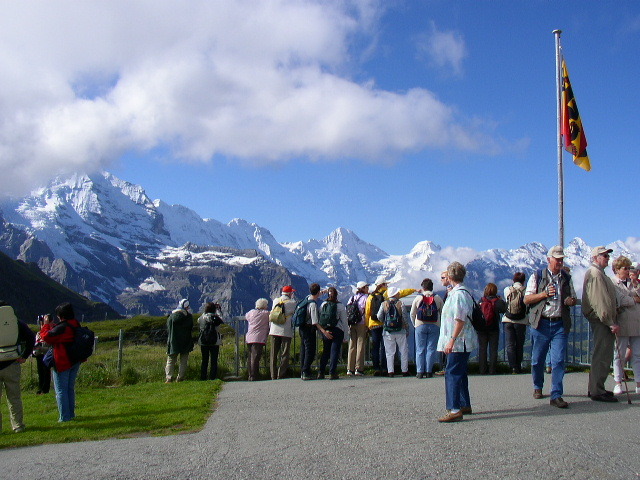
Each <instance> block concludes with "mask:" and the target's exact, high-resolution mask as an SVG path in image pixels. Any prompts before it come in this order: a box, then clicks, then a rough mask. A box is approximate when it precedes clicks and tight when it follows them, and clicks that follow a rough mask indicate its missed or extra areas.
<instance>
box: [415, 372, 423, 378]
mask: <svg viewBox="0 0 640 480" xmlns="http://www.w3.org/2000/svg"><path fill="white" fill-rule="evenodd" d="M416 378H424V373H422V372H420V373H417V374H416Z"/></svg>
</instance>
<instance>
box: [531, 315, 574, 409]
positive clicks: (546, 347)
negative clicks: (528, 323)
mask: <svg viewBox="0 0 640 480" xmlns="http://www.w3.org/2000/svg"><path fill="white" fill-rule="evenodd" d="M567 340H568V338H567V334H566V333H565V331H564V325H563V322H562V320H555V321H551V320H549V319H548V318H541V319H540V322H539V323H538V328H532V329H531V341H532V342H533V345H532V346H531V375H532V377H533V388H534V389H540V390H542V387H543V386H544V367H545V358H546V356H547V351H548V352H549V354H550V356H551V400H553V399H554V398H558V397H561V396H562V392H563V389H562V379H563V378H564V371H565V368H564V358H565V355H566V353H567Z"/></svg>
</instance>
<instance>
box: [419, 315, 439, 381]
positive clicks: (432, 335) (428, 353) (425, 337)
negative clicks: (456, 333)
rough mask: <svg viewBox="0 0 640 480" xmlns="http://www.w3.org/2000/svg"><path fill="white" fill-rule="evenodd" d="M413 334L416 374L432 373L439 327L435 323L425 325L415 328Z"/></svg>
mask: <svg viewBox="0 0 640 480" xmlns="http://www.w3.org/2000/svg"><path fill="white" fill-rule="evenodd" d="M415 332H416V333H415V336H416V370H417V373H432V372H433V363H434V361H435V354H436V347H437V346H438V337H439V336H440V327H438V325H437V324H435V323H425V324H423V325H419V326H417V327H416V330H415Z"/></svg>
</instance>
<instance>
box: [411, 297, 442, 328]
mask: <svg viewBox="0 0 640 480" xmlns="http://www.w3.org/2000/svg"><path fill="white" fill-rule="evenodd" d="M416 318H417V319H418V320H420V321H421V322H430V323H436V322H437V321H438V306H437V305H436V302H435V297H433V295H432V296H430V297H427V296H425V295H422V300H421V301H420V305H419V306H418V313H417V314H416Z"/></svg>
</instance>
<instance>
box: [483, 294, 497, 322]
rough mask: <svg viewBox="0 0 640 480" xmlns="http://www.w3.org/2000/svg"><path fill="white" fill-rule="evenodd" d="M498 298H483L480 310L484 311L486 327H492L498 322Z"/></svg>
mask: <svg viewBox="0 0 640 480" xmlns="http://www.w3.org/2000/svg"><path fill="white" fill-rule="evenodd" d="M497 301H498V298H497V297H496V298H491V299H489V298H486V297H482V300H481V301H480V308H481V309H482V315H483V316H484V320H485V325H486V326H487V327H490V326H491V325H494V324H495V323H497V322H496V302H497Z"/></svg>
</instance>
